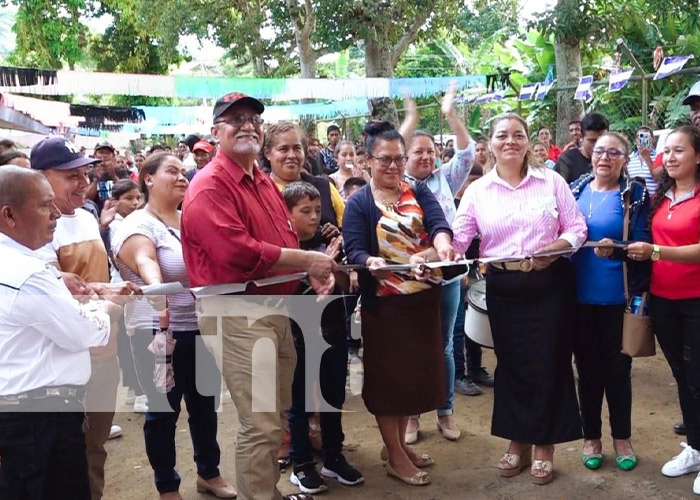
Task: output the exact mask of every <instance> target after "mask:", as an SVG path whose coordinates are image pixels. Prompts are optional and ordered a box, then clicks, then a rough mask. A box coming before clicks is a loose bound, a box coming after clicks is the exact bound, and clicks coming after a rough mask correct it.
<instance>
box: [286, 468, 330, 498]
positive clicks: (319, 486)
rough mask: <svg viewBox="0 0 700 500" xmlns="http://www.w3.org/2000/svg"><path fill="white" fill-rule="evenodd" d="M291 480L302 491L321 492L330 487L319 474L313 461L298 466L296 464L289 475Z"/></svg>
mask: <svg viewBox="0 0 700 500" xmlns="http://www.w3.org/2000/svg"><path fill="white" fill-rule="evenodd" d="M289 480H290V481H291V482H292V484H293V485H294V486H297V487H298V488H299V489H300V490H301V492H302V493H321V492H322V491H326V490H327V489H328V486H327V485H326V482H325V481H324V480H323V479H322V478H321V476H319V475H318V471H317V470H316V466H315V465H314V463H313V462H307V463H305V464H302V465H298V466H297V465H295V466H294V471H293V472H292V474H291V475H290V476H289Z"/></svg>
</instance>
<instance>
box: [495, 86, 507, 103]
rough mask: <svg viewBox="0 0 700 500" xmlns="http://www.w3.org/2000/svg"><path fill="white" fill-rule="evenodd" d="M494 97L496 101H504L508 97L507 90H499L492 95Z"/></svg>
mask: <svg viewBox="0 0 700 500" xmlns="http://www.w3.org/2000/svg"><path fill="white" fill-rule="evenodd" d="M492 96H493V100H494V101H502V100H503V98H504V97H505V96H506V91H505V89H501V90H497V91H496V92H494V93H493V94H492Z"/></svg>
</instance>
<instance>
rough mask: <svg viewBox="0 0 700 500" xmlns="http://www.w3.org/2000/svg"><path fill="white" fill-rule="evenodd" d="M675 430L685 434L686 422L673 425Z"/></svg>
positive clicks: (681, 434)
mask: <svg viewBox="0 0 700 500" xmlns="http://www.w3.org/2000/svg"><path fill="white" fill-rule="evenodd" d="M673 432H675V433H676V434H678V435H679V436H685V422H678V423H677V424H676V425H674V426H673Z"/></svg>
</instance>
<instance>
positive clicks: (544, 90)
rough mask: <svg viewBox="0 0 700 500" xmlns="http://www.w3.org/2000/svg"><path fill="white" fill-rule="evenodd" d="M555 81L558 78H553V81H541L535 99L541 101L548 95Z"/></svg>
mask: <svg viewBox="0 0 700 500" xmlns="http://www.w3.org/2000/svg"><path fill="white" fill-rule="evenodd" d="M555 82H556V80H552V82H551V83H547V82H546V81H544V82H542V83H540V84H539V87H538V88H537V93H536V94H535V100H536V101H541V100H542V99H544V98H545V97H547V94H549V90H550V89H551V88H552V87H553V86H554V83H555Z"/></svg>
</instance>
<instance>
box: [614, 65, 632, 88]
mask: <svg viewBox="0 0 700 500" xmlns="http://www.w3.org/2000/svg"><path fill="white" fill-rule="evenodd" d="M632 73H634V68H626V69H616V70H615V71H613V72H612V73H611V74H610V84H609V85H608V92H619V91H620V90H622V89H623V88H624V87H625V85H627V82H629V80H630V77H631V76H632Z"/></svg>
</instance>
